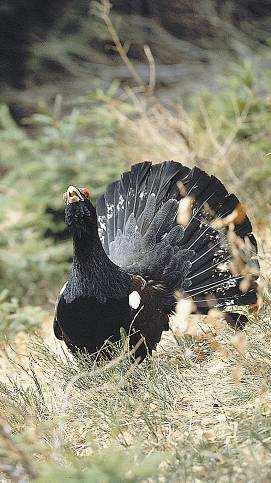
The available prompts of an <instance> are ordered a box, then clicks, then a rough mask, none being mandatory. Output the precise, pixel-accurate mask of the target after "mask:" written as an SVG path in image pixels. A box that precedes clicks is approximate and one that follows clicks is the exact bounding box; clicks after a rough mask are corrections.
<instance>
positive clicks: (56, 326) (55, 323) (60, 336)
mask: <svg viewBox="0 0 271 483" xmlns="http://www.w3.org/2000/svg"><path fill="white" fill-rule="evenodd" d="M67 283H68V282H65V283H64V285H63V287H62V289H61V290H60V292H59V294H58V297H57V301H56V304H55V314H54V321H53V330H54V334H55V336H56V338H57V339H59V340H63V332H62V330H61V328H60V326H59V323H58V320H57V309H58V304H59V301H60V298H61V295H62V294H63V292H64V290H65V287H66V285H67Z"/></svg>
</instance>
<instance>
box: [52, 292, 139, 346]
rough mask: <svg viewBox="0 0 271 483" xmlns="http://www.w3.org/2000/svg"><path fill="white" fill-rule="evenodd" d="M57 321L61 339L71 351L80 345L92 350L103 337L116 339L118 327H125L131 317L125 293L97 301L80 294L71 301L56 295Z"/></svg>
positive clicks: (102, 341) (100, 344)
mask: <svg viewBox="0 0 271 483" xmlns="http://www.w3.org/2000/svg"><path fill="white" fill-rule="evenodd" d="M56 316H57V322H58V325H59V327H60V329H61V330H62V332H63V339H64V341H65V342H66V344H67V346H68V347H69V349H71V350H72V351H73V352H75V351H76V350H78V349H80V350H82V351H87V352H88V353H89V354H93V353H96V352H97V351H99V350H100V349H101V347H102V346H104V343H105V341H106V340H108V339H109V340H110V341H111V342H116V341H117V340H119V339H120V328H121V327H124V328H125V329H126V330H127V327H129V322H130V318H131V311H130V307H129V303H128V297H124V298H123V299H119V300H111V301H110V302H108V303H106V304H101V303H99V302H98V301H97V299H95V298H94V297H87V298H83V297H80V298H78V299H76V300H75V301H73V302H71V303H66V302H65V299H64V297H63V296H62V297H61V298H60V301H59V303H58V308H57V314H56Z"/></svg>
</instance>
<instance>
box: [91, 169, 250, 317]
mask: <svg viewBox="0 0 271 483" xmlns="http://www.w3.org/2000/svg"><path fill="white" fill-rule="evenodd" d="M189 211H190V213H189V217H187V213H186V212H189ZM177 214H178V220H177ZM97 215H98V223H99V234H100V238H101V240H102V243H103V246H104V249H105V251H106V253H107V254H108V256H109V258H110V259H111V260H112V261H113V262H115V263H116V264H117V265H119V266H120V267H122V268H124V269H125V270H126V271H128V272H129V273H131V274H136V275H141V276H142V277H143V278H145V279H153V280H155V281H161V282H162V283H164V284H165V285H166V286H167V287H169V288H171V289H172V290H174V291H176V290H180V291H181V292H182V293H184V294H185V297H187V298H192V299H193V300H194V302H195V303H196V305H197V307H198V308H199V309H201V311H204V310H205V308H206V307H209V306H220V307H225V306H228V305H246V304H254V303H255V302H256V289H255V284H254V280H255V278H256V277H257V270H258V262H257V260H256V252H257V243H256V240H255V238H254V236H253V234H252V227H251V223H250V221H249V219H248V217H247V215H246V213H245V212H244V209H243V207H242V206H241V204H240V202H239V200H238V199H237V198H236V196H235V195H233V194H229V193H228V191H227V190H226V188H225V187H224V186H223V184H222V183H221V182H220V181H219V180H218V179H217V178H216V177H214V176H209V175H208V174H206V173H205V172H204V171H202V170H200V169H199V168H197V167H195V168H193V169H189V168H187V167H185V166H183V165H182V164H180V163H176V162H173V161H165V162H164V163H161V164H157V165H152V164H151V163H149V162H145V163H141V164H138V165H135V166H133V167H132V168H131V171H130V172H128V173H124V174H123V175H122V178H121V180H119V181H117V182H115V183H112V184H111V185H110V186H109V187H108V189H107V191H106V193H105V194H104V195H103V196H102V197H101V198H100V199H99V200H98V203H97ZM185 218H187V219H185ZM178 221H179V224H178ZM245 279H247V284H246V288H245V289H244V286H245V283H243V287H242V281H243V280H245ZM207 299H208V300H207Z"/></svg>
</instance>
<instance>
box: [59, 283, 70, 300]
mask: <svg viewBox="0 0 271 483" xmlns="http://www.w3.org/2000/svg"><path fill="white" fill-rule="evenodd" d="M67 283H68V282H65V283H64V285H63V287H62V289H61V290H60V292H59V296H58V297H59V298H60V297H61V295H62V294H63V292H64V290H65V288H66V285H67Z"/></svg>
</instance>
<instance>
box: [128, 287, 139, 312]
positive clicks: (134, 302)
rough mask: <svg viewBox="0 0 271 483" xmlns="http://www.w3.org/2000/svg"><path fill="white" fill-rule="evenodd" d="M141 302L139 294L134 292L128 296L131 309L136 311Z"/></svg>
mask: <svg viewBox="0 0 271 483" xmlns="http://www.w3.org/2000/svg"><path fill="white" fill-rule="evenodd" d="M140 302H141V297H140V295H139V293H138V292H137V291H136V290H134V291H133V292H132V293H130V295H129V305H130V307H131V308H132V309H134V310H136V309H138V307H139V306H140Z"/></svg>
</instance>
